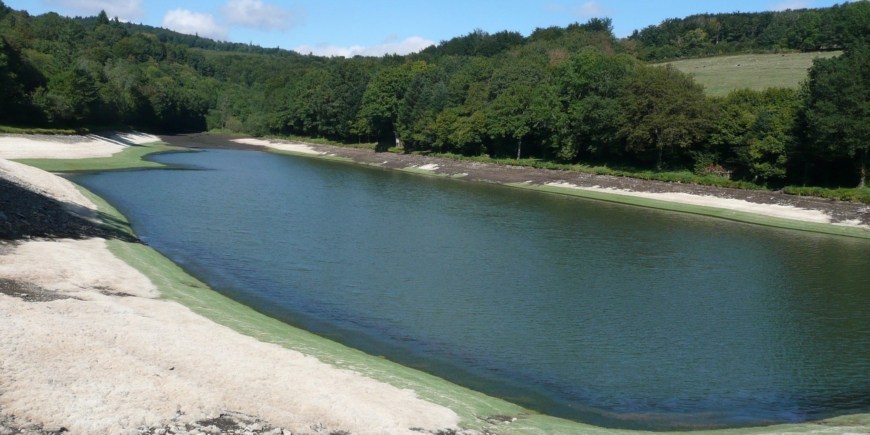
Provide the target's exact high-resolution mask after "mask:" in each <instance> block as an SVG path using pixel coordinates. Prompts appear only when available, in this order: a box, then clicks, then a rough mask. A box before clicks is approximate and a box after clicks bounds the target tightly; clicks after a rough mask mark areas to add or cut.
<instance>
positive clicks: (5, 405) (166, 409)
mask: <svg viewBox="0 0 870 435" xmlns="http://www.w3.org/2000/svg"><path fill="white" fill-rule="evenodd" d="M139 148H145V149H146V151H150V152H160V151H170V150H171V149H170V148H167V147H166V146H164V145H159V144H152V145H145V146H142V147H137V148H136V149H133V150H130V149H124V150H122V151H120V152H119V153H116V154H113V155H112V157H104V158H96V159H95V160H92V161H91V162H90V164H89V165H88V168H87V169H92V170H101V169H106V168H111V169H120V168H121V167H127V168H132V167H136V166H137V165H138V164H139V163H137V161H138V159H139V157H141V156H142V155H145V154H147V153H144V152H142V151H143V150H142V149H139ZM296 151H297V152H298V151H299V150H296ZM303 151H306V150H303ZM134 152H135V153H137V154H138V157H136V158H133V157H131V153H134ZM327 157H328V156H327ZM119 162H122V163H119ZM29 163H31V164H33V165H35V166H46V165H54V166H52V168H53V170H55V171H61V170H64V168H65V166H64V165H70V166H73V165H75V169H77V170H82V169H86V168H85V167H84V166H86V165H82V162H74V161H68V162H58V161H30V162H29ZM142 164H144V165H145V166H153V163H148V162H146V163H142ZM25 181H26V180H25ZM81 193H82V195H83V198H84V199H81V198H78V199H74V201H78V202H80V203H81V204H80V205H83V206H85V208H88V207H87V206H88V205H89V204H91V205H93V208H94V209H95V211H96V214H95V216H100V217H101V218H102V219H103V220H105V221H108V222H112V223H113V225H115V226H116V227H117V228H118V229H121V230H125V231H130V229H129V225H128V224H127V222H126V219H124V217H123V216H121V215H120V213H118V212H117V210H115V209H114V208H112V207H111V206H110V205H109V204H107V203H106V202H105V201H103V200H102V199H100V198H99V197H97V196H95V195H93V194H91V193H90V192H87V191H86V190H84V189H81ZM70 196H75V195H70ZM101 245H102V246H107V247H108V252H111V253H112V254H114V256H108V257H106V256H103V255H102V254H101V252H102V251H101ZM117 259H121V260H123V262H124V263H126V264H122V263H121V262H118V261H117ZM116 263H117V264H116ZM28 266H29V267H28ZM129 266H132V268H130V267H129ZM82 271H84V272H87V273H85V275H87V276H80V275H82ZM95 276H96V278H95ZM0 277H2V278H4V279H12V278H15V279H19V280H26V281H28V282H32V283H35V284H38V285H41V286H42V287H44V288H46V289H48V290H55V291H56V293H57V294H58V295H60V296H62V297H64V298H65V299H59V300H54V301H50V302H43V303H41V304H33V303H29V302H26V301H19V300H18V299H16V298H12V297H8V296H6V295H3V294H0V307H2V309H0V329H2V333H3V335H0V337H3V338H0V344H2V345H0V352H3V351H4V350H6V349H7V348H9V347H11V348H13V351H14V350H16V349H17V350H19V351H18V353H17V354H15V356H16V358H17V361H11V359H10V358H7V357H6V356H7V354H8V351H7V353H4V354H2V355H0V356H3V357H4V358H3V360H2V361H0V413H7V412H16V413H17V414H18V415H26V416H29V418H31V419H37V418H42V419H43V420H44V421H43V423H45V424H55V425H67V427H71V428H72V429H74V432H75V430H76V429H77V430H78V431H77V432H75V433H101V432H105V433H121V431H120V429H125V430H128V431H130V430H132V429H131V428H136V427H142V426H143V425H144V426H147V425H148V424H152V425H153V424H154V422H152V421H150V420H149V419H154V418H155V417H154V415H155V414H159V415H158V417H159V416H163V417H164V418H165V419H167V420H171V419H173V418H175V419H176V420H177V419H178V418H179V417H183V416H184V415H189V416H190V417H191V418H204V417H210V416H211V417H214V415H213V414H214V413H215V412H220V411H222V410H224V409H226V410H229V411H240V412H246V413H249V414H255V415H258V416H260V417H263V418H264V419H267V420H270V421H272V422H273V424H276V425H277V424H280V425H283V426H285V427H291V428H293V433H317V432H320V433H330V432H331V431H332V432H337V431H343V430H347V431H350V432H352V433H411V432H420V431H422V432H430V433H438V432H439V430H444V429H449V428H450V427H451V426H453V427H455V425H456V424H458V426H460V427H462V428H465V429H469V430H476V431H480V432H490V433H499V434H631V433H637V432H632V431H621V430H610V429H603V428H598V427H593V426H589V425H584V424H580V423H575V422H571V421H566V420H561V419H557V418H552V417H548V416H544V415H537V414H534V413H532V412H530V411H528V410H525V409H522V408H520V407H518V406H516V405H513V404H510V403H508V402H505V401H502V400H499V399H495V398H491V397H488V396H486V395H483V394H480V393H477V392H474V391H471V390H468V389H466V388H463V387H460V386H457V385H454V384H451V383H448V382H446V381H444V380H441V379H439V378H436V377H433V376H430V375H427V374H425V373H422V372H419V371H416V370H412V369H409V368H406V367H403V366H401V365H398V364H394V363H391V362H389V361H387V360H384V359H382V358H378V357H374V356H370V355H367V354H364V353H362V352H359V351H357V350H354V349H350V348H347V347H345V346H342V345H340V344H337V343H334V342H332V341H329V340H326V339H323V338H321V337H318V336H315V335H313V334H310V333H307V332H305V331H302V330H299V329H297V328H293V327H291V326H289V325H286V324H283V323H281V322H279V321H276V320H274V319H271V318H269V317H266V316H264V315H262V314H259V313H257V312H256V311H254V310H252V309H250V308H248V307H246V306H243V305H241V304H239V303H236V302H234V301H232V300H230V299H228V298H226V297H224V296H221V295H220V294H218V293H217V292H214V291H212V290H211V289H209V288H208V287H207V286H206V285H205V284H203V283H202V282H200V281H198V280H197V279H195V278H194V277H192V276H190V275H188V274H187V273H185V272H184V271H183V270H182V269H181V268H179V267H178V266H177V265H175V264H173V263H172V262H171V261H169V260H168V259H166V258H165V257H163V256H162V255H160V254H159V253H158V252H156V251H154V250H153V249H151V248H149V247H147V246H144V245H142V244H138V243H133V242H124V241H121V240H110V241H108V242H103V241H102V240H101V239H90V240H84V241H69V240H64V241H26V242H23V243H19V244H18V245H17V246H15V247H14V248H13V251H12V252H9V253H6V254H5V255H2V256H0ZM141 278H147V279H145V280H142V279H141ZM53 282H54V284H53ZM89 286H90V287H89ZM176 302H177V303H178V304H176ZM179 304H180V305H179ZM182 306H183V307H186V308H183V307H182ZM187 309H189V310H187ZM206 319H208V320H206ZM209 320H210V321H209ZM212 322H214V323H212ZM55 323H56V324H57V325H55V326H57V327H56V328H54V329H52V328H51V327H50V326H51V324H55ZM58 328H59V329H58ZM31 330H32V331H36V332H35V333H34V334H29V335H28V333H29V332H30V331H31ZM253 339H256V340H253ZM34 342H36V343H35V344H34ZM101 345H102V346H101ZM28 346H30V347H28ZM22 348H24V349H31V351H30V352H29V353H28V352H21V351H20V349H22ZM13 354H14V352H13ZM311 357H313V358H311ZM27 358H30V359H29V360H28V359H27ZM315 358H316V360H315ZM21 359H24V360H21ZM131 366H133V367H137V370H135V371H131V370H130V369H129V368H130V367H131ZM336 369H338V370H336ZM113 373H114V376H112V374H113ZM10 376H12V377H13V378H12V379H10ZM155 391H156V392H155ZM410 392H413V394H412V393H410ZM419 399H422V400H419ZM182 402H183V403H182ZM143 404H144V405H143ZM143 407H144V408H143ZM152 408H153V409H152ZM94 415H97V416H98V417H100V418H101V419H94V418H93V416H94ZM112 416H115V418H114V420H115V421H108V422H106V421H105V420H112ZM315 417H316V418H317V420H314V419H313V418H315ZM75 419H81V421H84V422H86V423H87V424H81V425H79V426H76V421H75ZM119 420H120V421H119ZM107 428H108V429H107ZM112 429H119V430H116V431H114V432H113V431H112ZM868 429H870V415H852V416H844V417H839V418H835V419H830V420H826V421H823V422H818V423H808V424H800V425H780V426H771V427H766V428H756V429H734V430H719V431H708V432H697V433H711V434H713V433H715V434H722V435H728V434H746V433H757V434H774V433H817V434H842V433H866V432H867V431H868ZM130 433H137V432H135V431H133V432H130Z"/></svg>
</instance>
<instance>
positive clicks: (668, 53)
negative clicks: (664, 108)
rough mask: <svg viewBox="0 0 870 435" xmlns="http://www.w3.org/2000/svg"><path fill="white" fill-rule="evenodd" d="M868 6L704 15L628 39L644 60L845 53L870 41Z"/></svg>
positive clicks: (652, 28)
mask: <svg viewBox="0 0 870 435" xmlns="http://www.w3.org/2000/svg"><path fill="white" fill-rule="evenodd" d="M867 23H870V7H868V5H867V4H866V1H864V2H860V1H859V2H853V3H844V4H842V5H834V6H832V7H830V8H824V9H801V10H786V11H779V12H756V13H739V12H737V13H730V14H700V15H692V16H690V17H686V18H674V19H670V20H665V21H664V22H662V23H661V24H658V25H654V26H649V27H647V28H645V29H643V30H635V31H634V33H633V34H632V35H631V36H630V37H629V38H628V39H629V40H630V41H632V42H634V43H635V44H636V50H637V53H638V57H639V58H640V59H643V60H648V61H653V60H670V59H676V58H681V57H702V56H715V55H723V54H732V53H745V52H748V51H757V52H758V51H760V52H764V51H794V50H798V51H819V50H841V49H843V47H845V46H847V45H848V44H849V43H850V42H851V41H854V40H865V41H866V40H870V26H868V24H867Z"/></svg>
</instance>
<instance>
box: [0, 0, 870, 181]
mask: <svg viewBox="0 0 870 435" xmlns="http://www.w3.org/2000/svg"><path fill="white" fill-rule="evenodd" d="M868 38H870V3H868V2H866V1H861V2H853V3H847V4H843V5H838V6H834V7H831V8H826V9H816V10H800V11H784V12H764V13H755V14H744V13H734V14H719V15H698V16H693V17H689V18H686V19H675V20H667V21H665V22H663V23H661V24H660V25H658V26H651V27H649V28H646V29H643V30H641V31H638V32H635V33H634V34H633V35H631V36H630V37H628V38H624V39H619V38H616V37H615V36H614V34H613V31H612V27H611V21H610V20H609V19H597V18H596V19H592V20H590V21H588V22H586V23H583V24H580V23H577V24H573V25H570V26H567V27H564V28H562V27H551V28H545V29H537V30H536V31H534V32H533V33H532V34H531V35H529V36H528V37H525V36H523V35H521V34H519V33H516V32H509V31H504V32H498V33H494V34H489V33H487V32H483V31H474V32H471V33H469V34H467V35H465V36H461V37H457V38H453V39H451V40H449V41H442V42H441V43H440V44H438V45H437V46H432V47H429V48H427V49H425V50H423V51H422V52H420V53H416V54H412V55H407V56H395V55H392V56H384V57H381V58H368V57H355V58H352V59H344V58H323V57H317V56H311V55H301V54H297V53H294V52H292V51H286V50H280V49H277V48H275V49H266V48H262V47H257V46H254V45H251V44H237V43H228V42H218V41H212V40H209V39H205V38H199V37H197V36H191V35H182V34H179V33H176V32H172V31H169V30H165V29H156V28H152V27H149V26H142V25H134V24H129V23H122V22H119V21H118V20H117V19H110V18H109V17H107V16H106V15H105V13H103V14H100V15H99V16H97V17H89V18H66V17H62V16H59V15H57V14H54V13H49V14H44V15H40V16H30V15H28V14H27V13H26V12H23V11H14V10H11V9H9V8H8V7H6V6H5V5H4V4H3V3H2V0H0V99H2V102H3V104H2V105H0V125H18V126H47V127H55V128H69V127H80V126H95V125H99V126H117V125H126V126H134V127H137V128H142V129H148V130H152V131H164V132H174V131H203V130H219V131H231V132H238V133H246V134H251V135H258V136H264V135H296V136H305V137H312V138H327V139H330V140H333V141H338V142H343V143H358V142H377V143H378V144H379V148H380V149H381V150H386V149H388V148H401V149H403V150H404V152H430V153H439V154H443V155H455V156H459V155H462V156H490V157H493V158H507V157H510V158H515V159H518V160H519V159H521V158H532V159H534V160H536V161H548V162H555V163H562V164H580V163H582V164H596V165H610V166H616V167H623V168H635V169H648V170H652V171H691V172H693V173H694V174H696V175H697V176H699V177H708V178H709V179H723V180H736V181H743V182H746V183H754V185H768V186H783V185H787V184H792V185H818V186H826V187H837V186H850V187H854V186H857V185H859V184H861V185H863V180H864V179H865V178H866V164H867V163H868V161H870V160H868V148H870V52H868V48H867V41H868ZM820 49H841V50H844V54H843V55H841V56H838V57H835V58H831V59H828V60H817V61H816V62H815V64H814V66H813V68H812V70H811V71H810V75H809V77H808V79H807V81H806V83H805V84H804V85H803V87H802V88H801V89H800V90H790V89H769V90H766V91H763V92H756V91H750V90H743V91H736V92H734V93H732V94H731V95H728V96H727V97H717V98H712V97H707V96H705V94H704V90H703V88H702V87H701V86H700V85H698V84H696V83H695V82H694V81H693V79H692V78H691V77H690V76H688V75H686V74H683V73H681V72H679V71H677V70H675V69H673V68H670V67H662V66H655V65H647V64H645V63H644V61H645V60H660V59H670V58H675V57H683V56H699V55H711V54H721V53H733V52H744V51H758V50H770V51H774V50H820Z"/></svg>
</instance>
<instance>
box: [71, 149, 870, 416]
mask: <svg viewBox="0 0 870 435" xmlns="http://www.w3.org/2000/svg"><path fill="white" fill-rule="evenodd" d="M153 159H154V160H157V161H161V162H166V163H172V164H177V165H184V166H187V167H195V168H197V169H189V170H149V171H130V172H113V173H103V174H90V175H84V176H78V177H76V178H75V181H76V182H78V183H80V184H82V185H84V186H85V187H87V188H89V189H91V190H93V191H94V192H96V193H97V194H99V195H101V196H103V197H104V198H106V199H107V200H109V201H110V202H111V203H112V204H114V205H115V206H117V207H118V208H119V209H120V210H121V211H122V212H123V213H124V214H125V215H126V216H127V217H128V218H129V219H130V220H131V222H132V223H133V227H134V229H135V230H136V232H137V233H138V234H139V235H140V236H141V237H142V239H143V240H145V241H147V242H148V243H149V244H150V245H151V246H153V247H154V248H156V249H157V250H159V251H160V252H162V253H163V254H164V255H166V256H168V257H169V258H171V259H172V260H174V261H175V262H177V263H179V264H180V265H182V266H183V267H184V268H185V269H187V270H188V271H190V272H191V273H193V274H194V275H196V276H197V277H199V278H201V279H202V280H204V281H205V282H207V283H208V284H210V285H211V286H212V287H213V288H215V289H216V290H217V291H219V292H221V293H224V294H226V295H227V296H229V297H231V298H233V299H236V300H238V301H241V302H243V303H245V304H247V305H250V306H252V307H254V308H256V309H257V310H259V311H261V312H263V313H266V314H268V315H270V316H273V317H276V318H278V319H282V320H284V321H286V322H288V323H290V324H293V325H297V326H299V327H301V328H304V329H307V330H309V331H312V332H315V333H317V334H320V335H323V336H326V337H329V338H331V339H334V340H336V341H339V342H341V343H345V344H348V345H350V346H352V347H356V348H359V349H362V350H364V351H366V352H368V353H371V354H374V355H382V356H384V357H386V358H389V359H391V360H394V361H397V362H400V363H402V364H405V365H408V366H412V367H416V368H419V369H421V370H425V371H427V372H430V373H434V374H436V375H438V376H441V377H443V378H446V379H448V380H451V381H454V382H457V383H460V384H462V385H466V386H469V387H471V388H474V389H477V390H480V391H484V392H487V393H489V394H492V395H496V396H500V397H503V398H506V399H508V400H510V401H513V402H516V403H519V404H522V405H524V406H527V407H529V408H532V409H535V410H538V411H541V412H545V413H548V414H552V415H556V416H561V417H566V418H571V419H574V420H579V421H584V422H589V423H592V424H596V425H602V426H607V427H621V428H640V429H652V430H664V429H675V428H676V429H680V428H698V427H735V426H748V425H763V424H771V423H775V422H801V421H807V420H812V419H819V418H823V417H829V416H834V415H841V414H846V413H854V412H866V411H867V410H868V409H870V242H867V241H862V240H852V239H847V238H837V237H831V236H820V235H813V234H805V233H800V232H792V231H786V230H777V229H771V228H765V227H757V226H751V225H745V224H738V223H732V222H728V221H722V220H715V219H710V218H703V217H696V216H691V215H684V214H676V213H668V212H661V211H656V210H647V209H643V208H635V207H628V206H621V205H613V204H608V203H602V202H595V201H588V200H582V199H577V198H570V197H562V196H557V195H549V194H543V193H539V192H528V191H523V190H517V189H510V188H506V187H500V186H494V185H488V184H485V183H469V182H463V181H456V180H447V179H438V178H430V177H421V176H417V175H412V174H406V173H401V172H394V171H386V170H381V169H376V168H367V167H362V166H357V165H350V164H343V163H336V162H328V161H321V160H316V159H309V158H299V157H290V156H280V155H274V154H267V153H259V152H251V151H225V150H209V151H205V152H201V153H184V154H169V155H161V156H156V157H154V158H153Z"/></svg>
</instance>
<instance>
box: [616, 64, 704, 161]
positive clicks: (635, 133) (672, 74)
mask: <svg viewBox="0 0 870 435" xmlns="http://www.w3.org/2000/svg"><path fill="white" fill-rule="evenodd" d="M623 107H624V110H625V117H626V123H625V125H624V126H623V128H622V129H621V130H620V133H621V135H622V137H624V138H625V140H626V142H627V143H628V148H629V149H631V150H634V151H647V150H650V151H654V152H655V154H656V169H657V170H661V169H662V165H663V163H664V161H663V160H664V153H665V151H666V150H668V151H673V150H675V149H682V148H687V147H688V146H689V145H692V144H694V143H698V142H700V141H702V140H703V138H704V135H705V133H706V132H707V129H708V127H709V125H710V124H711V122H712V110H711V109H712V108H711V106H710V103H709V102H708V100H707V97H706V96H705V95H704V87H703V86H701V85H699V84H697V83H695V82H694V81H693V80H692V78H691V77H690V76H688V75H686V74H684V73H682V72H680V71H677V70H676V69H674V68H672V67H671V66H667V67H652V66H642V67H640V68H637V69H636V70H635V71H634V74H632V76H631V77H630V78H629V79H628V81H627V84H626V92H625V96H624V97H623Z"/></svg>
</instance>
